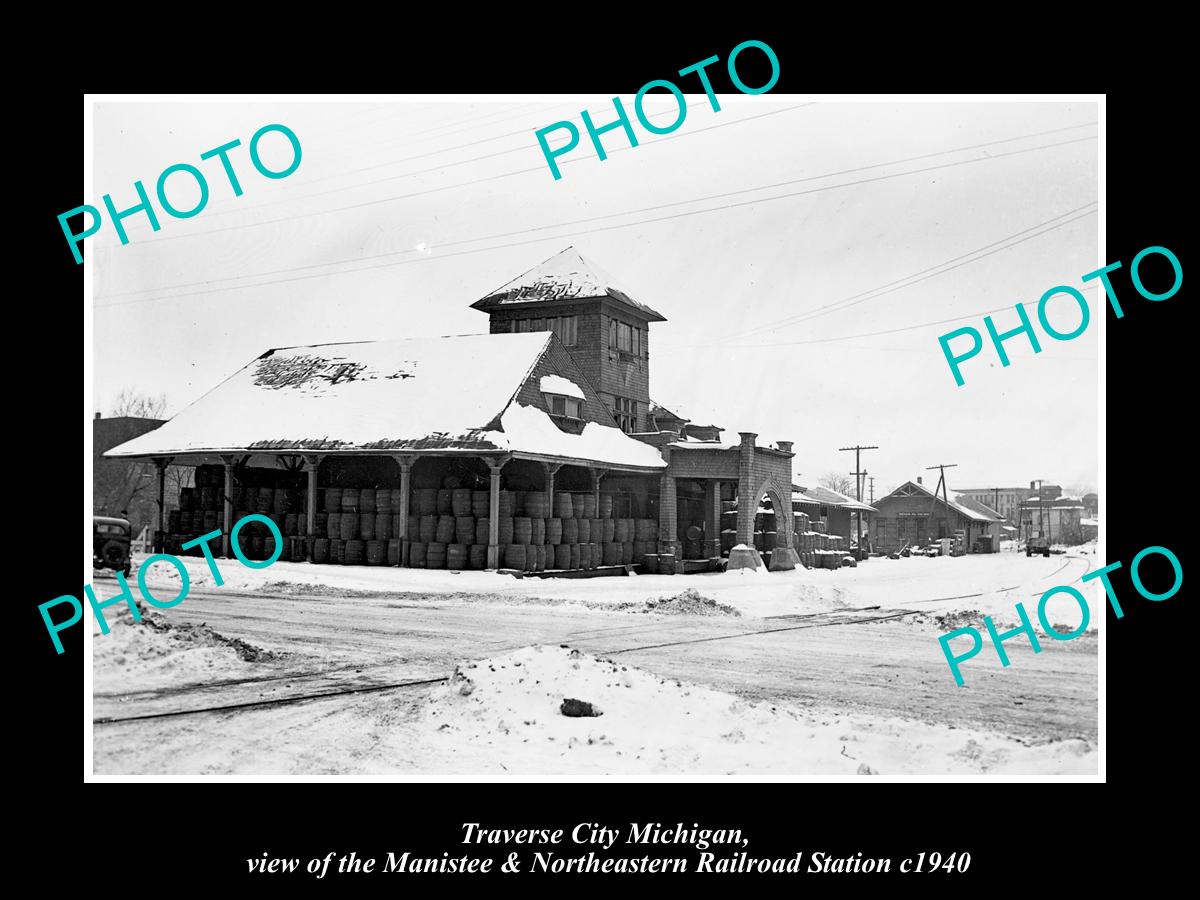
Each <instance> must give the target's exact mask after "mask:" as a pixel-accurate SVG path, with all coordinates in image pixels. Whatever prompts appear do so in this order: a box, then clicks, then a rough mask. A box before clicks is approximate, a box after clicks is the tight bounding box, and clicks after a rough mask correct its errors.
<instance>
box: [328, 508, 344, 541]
mask: <svg viewBox="0 0 1200 900" xmlns="http://www.w3.org/2000/svg"><path fill="white" fill-rule="evenodd" d="M325 534H326V535H328V536H329V537H330V538H331V539H334V540H338V539H340V538H341V536H342V514H341V513H335V512H331V513H327V514H326V517H325Z"/></svg>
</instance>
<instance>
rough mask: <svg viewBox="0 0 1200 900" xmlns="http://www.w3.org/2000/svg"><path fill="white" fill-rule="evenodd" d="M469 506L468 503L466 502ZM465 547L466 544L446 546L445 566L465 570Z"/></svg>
mask: <svg viewBox="0 0 1200 900" xmlns="http://www.w3.org/2000/svg"><path fill="white" fill-rule="evenodd" d="M468 506H470V501H468ZM467 553H468V551H467V545H466V544H448V545H447V546H446V565H447V567H449V568H451V569H460V570H461V569H465V568H467V559H468V557H467Z"/></svg>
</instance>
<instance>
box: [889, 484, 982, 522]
mask: <svg viewBox="0 0 1200 900" xmlns="http://www.w3.org/2000/svg"><path fill="white" fill-rule="evenodd" d="M910 489H911V490H915V491H917V492H918V493H921V494H924V495H925V496H927V497H935V498H936V499H937V502H938V503H941V504H944V505H946V501H945V500H943V499H942V497H941V495H940V494H935V493H934V492H933V491H931V490H930V489H929V488H927V487H926V486H925V485H923V484H917V483H916V482H915V481H906V482H904V484H902V485H900V487H898V488H896V490H894V491H892V493H891V494H888V497H891V496H894V495H895V494H898V493H900V492H901V491H909V490H910ZM883 499H884V500H886V499H887V497H884V498H883ZM948 505H949V507H950V508H951V509H953V510H954V511H955V512H958V513H961V514H962V515H964V516H966V517H967V518H968V519H972V520H974V521H976V522H1003V521H1004V517H1003V516H1002V515H1000V514H999V513H997V512H990V511H989V512H982V511H979V510H975V509H971V508H970V507H968V506H965V505H964V504H962V503H956V502H955V501H953V500H951V501H950V503H949V504H948ZM979 505H980V506H983V504H982V503H980V504H979ZM987 508H988V507H984V509H987Z"/></svg>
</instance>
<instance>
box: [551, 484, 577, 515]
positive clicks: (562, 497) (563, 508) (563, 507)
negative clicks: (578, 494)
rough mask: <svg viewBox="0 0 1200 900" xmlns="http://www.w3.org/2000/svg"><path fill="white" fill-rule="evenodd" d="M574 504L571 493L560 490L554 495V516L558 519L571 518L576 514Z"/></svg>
mask: <svg viewBox="0 0 1200 900" xmlns="http://www.w3.org/2000/svg"><path fill="white" fill-rule="evenodd" d="M574 515H575V513H574V506H573V505H572V502H571V495H570V494H568V493H567V492H566V491H558V492H556V493H555V495H554V516H555V518H558V519H569V518H571V517H572V516H574Z"/></svg>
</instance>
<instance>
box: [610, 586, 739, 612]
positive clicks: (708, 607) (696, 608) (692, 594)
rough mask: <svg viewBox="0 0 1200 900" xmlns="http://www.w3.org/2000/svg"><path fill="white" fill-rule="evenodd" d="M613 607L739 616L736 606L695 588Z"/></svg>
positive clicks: (632, 610)
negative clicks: (714, 598)
mask: <svg viewBox="0 0 1200 900" xmlns="http://www.w3.org/2000/svg"><path fill="white" fill-rule="evenodd" d="M614 609H617V610H621V611H626V610H628V611H631V612H644V613H657V614H659V615H668V616H740V615H741V612H739V611H738V610H737V609H736V608H734V607H732V606H729V605H727V604H725V603H718V602H717V601H716V600H713V599H712V598H711V597H705V596H704V595H703V594H701V593H700V592H699V591H697V590H696V589H695V588H688V589H687V590H686V591H683V592H682V593H680V594H676V595H675V596H673V597H658V598H656V599H654V600H647V601H645V602H644V603H619V604H617V606H615V607H614Z"/></svg>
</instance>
